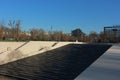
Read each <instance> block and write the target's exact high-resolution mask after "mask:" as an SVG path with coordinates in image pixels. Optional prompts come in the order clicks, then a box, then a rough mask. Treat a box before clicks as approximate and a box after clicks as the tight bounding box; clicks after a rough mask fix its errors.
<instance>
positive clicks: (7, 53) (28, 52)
mask: <svg viewBox="0 0 120 80" xmlns="http://www.w3.org/2000/svg"><path fill="white" fill-rule="evenodd" d="M68 44H82V42H75V43H74V42H55V41H30V42H26V43H25V42H1V43H0V53H1V54H0V56H1V58H0V65H2V64H6V63H8V62H12V61H16V60H18V59H22V58H26V57H29V56H33V55H37V54H40V53H43V52H46V51H49V50H52V49H56V48H59V47H62V46H65V45H68Z"/></svg>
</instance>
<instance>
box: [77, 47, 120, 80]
mask: <svg viewBox="0 0 120 80" xmlns="http://www.w3.org/2000/svg"><path fill="white" fill-rule="evenodd" d="M75 80H120V45H114V46H112V47H111V48H110V49H109V50H108V51H106V52H105V53H104V54H103V55H102V56H101V57H100V58H99V59H98V60H96V61H95V62H94V63H93V64H92V65H91V66H90V67H88V68H87V69H86V70H85V71H84V72H83V73H81V74H80V75H79V76H78V77H77V78H76V79H75Z"/></svg>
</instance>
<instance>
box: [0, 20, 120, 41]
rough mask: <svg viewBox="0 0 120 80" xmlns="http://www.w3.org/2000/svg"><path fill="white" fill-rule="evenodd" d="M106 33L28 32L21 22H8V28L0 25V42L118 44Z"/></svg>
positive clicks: (79, 30) (78, 30) (41, 30)
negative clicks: (24, 29)
mask: <svg viewBox="0 0 120 80" xmlns="http://www.w3.org/2000/svg"><path fill="white" fill-rule="evenodd" d="M107 36H108V33H107V32H106V33H104V31H102V32H100V33H97V32H95V31H92V32H90V33H89V34H85V33H84V32H83V31H82V30H81V29H80V28H76V29H74V30H72V31H71V33H69V34H68V33H64V32H63V31H53V30H50V31H48V32H46V31H45V30H44V29H42V28H32V29H30V30H29V31H23V30H22V29H21V21H20V20H17V21H12V20H9V22H8V26H5V25H4V24H3V23H0V40H15V41H30V40H33V41H76V40H77V41H80V42H94V43H100V42H120V36H119V37H117V38H118V39H117V38H115V36H114V35H112V38H108V37H107Z"/></svg>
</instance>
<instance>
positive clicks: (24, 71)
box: [0, 44, 110, 80]
mask: <svg viewBox="0 0 120 80" xmlns="http://www.w3.org/2000/svg"><path fill="white" fill-rule="evenodd" d="M108 48H110V45H97V44H96V45H95V44H94V45H92V44H69V45H66V46H63V47H60V48H57V49H54V50H51V51H47V52H44V53H42V54H37V55H35V56H31V57H28V58H24V59H21V60H17V61H15V62H11V63H8V64H4V65H1V66H0V74H1V76H6V77H10V78H14V79H15V80H73V79H75V78H76V77H77V76H78V75H79V74H80V73H81V72H83V71H84V70H85V69H86V68H87V67H89V66H90V65H91V64H92V63H93V62H94V61H95V60H96V59H98V58H99V57H100V56H101V55H102V54H103V53H104V52H105V51H106V50H107V49H108ZM31 49H32V48H31ZM9 80H10V79H9Z"/></svg>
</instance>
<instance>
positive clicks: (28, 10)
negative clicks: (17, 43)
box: [0, 0, 120, 33]
mask: <svg viewBox="0 0 120 80" xmlns="http://www.w3.org/2000/svg"><path fill="white" fill-rule="evenodd" d="M0 20H1V21H4V22H5V23H6V25H7V23H8V21H9V20H21V22H22V25H21V27H22V29H24V30H29V29H30V28H33V27H35V28H43V29H44V30H46V31H48V30H50V27H51V26H52V27H53V30H62V31H64V32H67V33H69V32H71V30H73V29H76V28H80V29H81V30H82V31H83V32H85V33H89V32H91V31H96V32H100V31H102V30H103V27H104V26H111V25H120V0H0Z"/></svg>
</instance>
